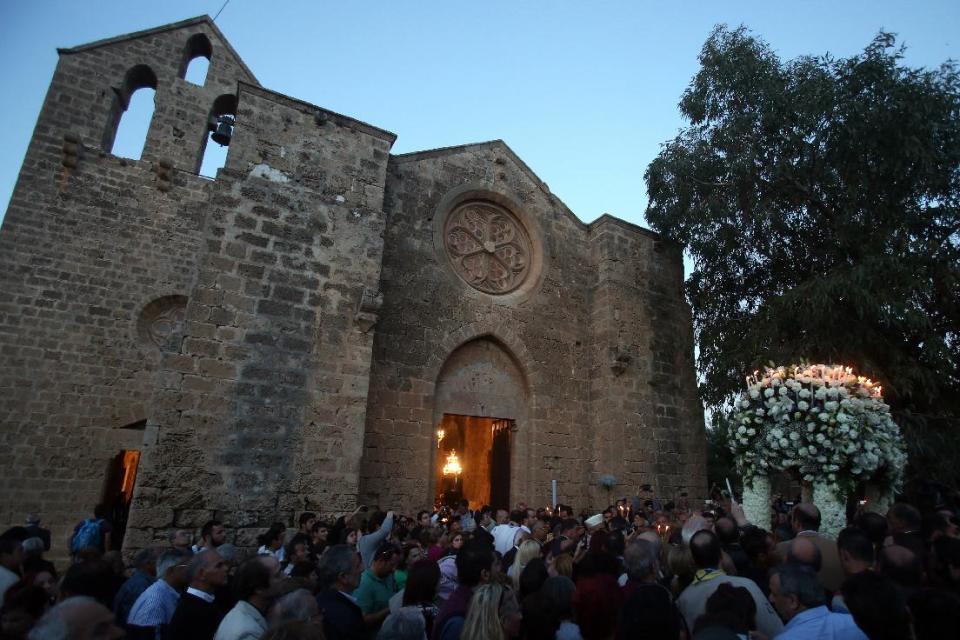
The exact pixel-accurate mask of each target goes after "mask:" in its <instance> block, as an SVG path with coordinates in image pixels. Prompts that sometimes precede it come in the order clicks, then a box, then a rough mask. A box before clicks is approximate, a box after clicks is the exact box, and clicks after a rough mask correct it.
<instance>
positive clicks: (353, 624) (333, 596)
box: [317, 589, 367, 640]
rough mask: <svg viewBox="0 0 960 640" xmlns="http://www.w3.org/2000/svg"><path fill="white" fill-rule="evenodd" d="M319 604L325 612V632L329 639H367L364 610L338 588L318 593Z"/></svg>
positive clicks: (322, 611) (321, 610)
mask: <svg viewBox="0 0 960 640" xmlns="http://www.w3.org/2000/svg"><path fill="white" fill-rule="evenodd" d="M317 605H319V607H320V613H322V614H323V633H324V635H325V636H326V637H327V640H365V639H366V637H367V631H366V628H365V626H364V624H363V612H362V611H360V607H358V606H357V605H356V604H355V603H354V602H352V601H351V600H350V599H349V598H347V597H346V596H345V595H343V594H342V593H340V592H339V591H337V590H336V589H326V590H324V591H321V592H320V593H319V594H318V595H317Z"/></svg>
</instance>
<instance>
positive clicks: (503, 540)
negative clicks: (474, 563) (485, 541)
mask: <svg viewBox="0 0 960 640" xmlns="http://www.w3.org/2000/svg"><path fill="white" fill-rule="evenodd" d="M518 531H520V527H518V526H517V524H516V523H515V522H508V523H506V524H498V525H497V526H496V527H494V528H493V531H491V532H490V533H492V534H493V548H494V549H496V550H497V551H498V552H499V553H500V555H506V553H507V552H508V551H510V549H513V542H514V540H515V539H516V537H517V532H518Z"/></svg>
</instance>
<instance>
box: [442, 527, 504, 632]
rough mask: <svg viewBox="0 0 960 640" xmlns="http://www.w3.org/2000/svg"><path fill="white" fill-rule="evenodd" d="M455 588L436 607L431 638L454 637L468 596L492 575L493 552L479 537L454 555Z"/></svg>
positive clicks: (459, 627) (459, 629) (465, 614)
mask: <svg viewBox="0 0 960 640" xmlns="http://www.w3.org/2000/svg"><path fill="white" fill-rule="evenodd" d="M456 565H457V581H458V584H457V588H456V589H454V590H453V593H451V594H450V597H449V598H448V599H447V601H446V602H445V603H444V604H443V607H441V608H440V612H439V613H438V614H437V618H436V620H434V623H433V638H432V640H457V639H458V638H459V637H460V631H461V630H462V629H463V623H464V621H465V620H466V619H467V612H468V610H469V607H470V598H471V597H472V596H473V590H474V588H476V586H477V585H479V584H484V583H486V582H489V581H490V580H491V579H492V578H494V576H495V575H496V569H495V565H496V556H495V555H494V554H493V551H492V550H491V549H490V546H489V545H488V544H486V543H484V542H482V541H479V540H471V541H470V542H467V543H466V544H464V545H463V547H462V548H461V549H460V552H459V553H458V554H457V558H456Z"/></svg>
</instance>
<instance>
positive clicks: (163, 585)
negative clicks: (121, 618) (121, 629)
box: [127, 580, 180, 627]
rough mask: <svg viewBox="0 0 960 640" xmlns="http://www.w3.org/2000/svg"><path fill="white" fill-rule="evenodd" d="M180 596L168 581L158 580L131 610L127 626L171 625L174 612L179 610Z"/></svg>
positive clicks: (141, 595)
mask: <svg viewBox="0 0 960 640" xmlns="http://www.w3.org/2000/svg"><path fill="white" fill-rule="evenodd" d="M178 600H180V594H179V593H177V590H176V589H174V588H173V587H171V586H170V585H169V584H167V581H166V580H157V581H156V582H154V583H153V584H152V585H150V586H149V587H147V589H146V591H144V592H143V593H141V594H140V597H139V598H137V601H136V602H134V603H133V608H132V609H130V615H129V616H128V617H127V624H128V625H131V626H136V627H159V626H160V625H167V624H170V620H171V619H172V618H173V612H174V611H176V609H177V601H178Z"/></svg>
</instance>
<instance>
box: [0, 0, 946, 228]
mask: <svg viewBox="0 0 960 640" xmlns="http://www.w3.org/2000/svg"><path fill="white" fill-rule="evenodd" d="M222 4H223V0H209V1H196V0H194V1H187V0H167V1H166V2H162V3H157V2H144V1H141V0H137V1H133V0H124V1H113V0H86V1H82V2H77V1H76V0H74V1H71V2H67V1H65V0H56V1H54V0H36V1H33V2H22V1H19V0H5V1H4V2H2V3H0V56H2V59H3V60H5V61H6V64H4V65H3V67H2V68H0V83H2V86H3V87H4V89H3V91H2V92H0V116H2V123H3V126H2V127H0V148H2V149H3V150H4V153H3V154H2V156H0V215H3V214H4V213H5V211H6V206H7V203H8V202H9V199H10V194H11V192H12V190H13V186H14V182H15V180H16V176H17V173H18V172H19V170H20V165H21V163H22V162H23V156H24V153H25V151H26V148H27V143H28V141H29V138H30V135H31V133H32V131H33V126H34V124H35V122H36V118H37V115H38V113H39V110H40V107H41V104H42V102H43V98H44V95H45V93H46V90H47V86H48V84H49V82H50V78H51V75H52V73H53V70H54V66H55V64H56V60H57V53H56V47H69V46H75V45H79V44H83V43H87V42H91V41H94V40H98V39H101V38H107V37H112V36H116V35H121V34H124V33H128V32H132V31H137V30H140V29H146V28H151V27H155V26H159V25H162V24H166V23H169V22H175V21H178V20H182V19H185V18H190V17H194V16H197V15H202V14H205V13H206V14H209V15H211V16H213V15H214V14H216V13H217V11H218V10H219V9H220V8H221V6H222ZM717 23H726V24H728V25H730V26H736V25H739V24H743V25H746V26H747V27H749V28H750V29H751V30H752V31H753V32H754V34H755V35H757V36H759V37H761V38H763V39H764V40H766V41H767V42H768V43H769V44H770V46H771V47H772V48H773V49H774V50H775V51H776V52H777V53H778V54H779V55H780V56H781V57H783V58H793V57H796V56H799V55H803V54H822V53H825V52H830V53H831V54H833V55H835V56H849V55H852V54H855V53H857V52H858V51H860V50H862V49H863V47H864V46H865V45H867V44H868V43H869V42H870V40H871V39H872V38H873V36H874V35H875V34H876V33H877V32H878V31H879V30H880V29H884V30H887V31H892V32H894V33H897V34H898V36H899V42H900V43H902V44H905V45H906V46H907V55H906V63H907V64H909V65H911V66H927V67H932V66H937V65H939V64H940V63H942V62H944V61H945V60H947V59H948V58H951V57H952V58H955V59H956V58H960V2H957V1H956V0H944V1H926V2H923V1H921V2H913V3H907V2H903V1H902V0H900V1H896V2H891V1H885V0H884V1H872V2H844V1H837V0H833V1H831V2H819V1H817V2H790V3H787V2H771V1H770V0H766V1H764V2H755V1H741V2H684V3H680V2H677V3H650V2H523V1H517V0H514V1H513V2H500V1H496V2H494V1H488V2H483V3H479V2H472V3H468V2H451V1H449V0H447V1H446V2H435V1H433V0H429V1H428V0H421V1H419V2H404V1H399V0H394V1H393V2H386V1H354V2H336V3H331V2H321V1H316V2H293V1H285V0H278V1H275V2H253V1H252V0H230V2H229V3H228V4H227V6H226V8H225V9H224V10H223V12H222V14H221V15H220V17H219V18H218V19H217V25H218V26H219V27H220V29H221V30H222V31H223V33H224V34H225V35H226V37H227V39H228V40H229V41H230V42H231V44H232V45H233V47H234V48H235V49H236V50H237V51H238V52H239V54H240V55H241V56H242V57H243V58H244V60H245V61H246V63H247V65H248V66H249V67H250V68H251V69H252V70H253V72H254V73H255V74H256V75H257V77H258V79H259V80H260V82H261V83H262V84H263V85H264V86H265V87H267V88H268V89H272V90H274V91H278V92H281V93H285V94H288V95H290V96H292V97H295V98H298V99H301V100H304V101H307V102H310V103H313V104H316V105H319V106H322V107H325V108H328V109H332V110H334V111H338V112H340V113H343V114H346V115H349V116H352V117H355V118H358V119H360V120H363V121H366V122H368V123H370V124H373V125H375V126H378V127H381V128H384V129H387V130H389V131H392V132H394V133H396V134H397V135H398V139H397V142H396V144H395V145H394V147H393V152H394V153H405V152H410V151H417V150H423V149H431V148H436V147H445V146H451V145H458V144H464V143H469V142H479V141H484V140H491V139H496V138H500V139H503V140H504V141H505V142H506V143H507V144H508V145H509V146H510V147H511V148H512V149H513V150H514V151H515V152H516V153H517V154H518V155H519V156H520V157H521V158H522V159H523V160H524V161H525V162H526V163H527V164H528V165H529V166H530V167H531V168H532V169H533V171H534V172H535V173H537V174H538V175H539V176H540V178H541V179H543V180H544V181H545V182H546V183H547V184H548V185H549V186H550V188H551V190H552V191H553V192H554V193H555V194H557V195H558V196H559V197H560V198H561V199H562V200H563V201H564V202H565V203H566V204H567V205H568V206H569V207H570V208H571V209H572V210H573V211H574V213H576V214H577V215H578V216H579V217H580V218H581V219H582V220H584V221H587V222H589V221H591V220H593V219H595V218H596V217H598V216H599V215H601V214H603V213H605V212H606V213H611V214H613V215H615V216H618V217H621V218H624V219H626V220H629V221H631V222H634V223H637V224H643V225H645V222H644V217H643V214H644V209H645V207H646V193H645V189H644V184H643V173H644V170H645V169H646V167H647V165H648V163H649V162H650V161H651V160H652V159H653V158H654V157H655V155H656V154H657V152H658V149H659V146H660V144H661V143H663V142H664V141H666V140H669V139H670V138H672V137H673V136H674V135H675V134H676V132H677V130H678V129H679V128H680V127H681V126H683V124H684V123H683V121H682V120H681V118H680V116H679V113H678V111H677V102H678V100H679V98H680V95H681V93H682V92H683V90H684V88H685V87H686V86H687V84H688V83H689V81H690V79H691V78H692V77H693V75H694V74H695V73H696V71H697V54H698V53H699V51H700V48H701V46H702V45H703V42H704V40H705V39H706V37H707V36H708V34H709V33H710V31H711V29H712V28H713V27H714V25H716V24H717ZM118 81H119V79H118Z"/></svg>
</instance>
